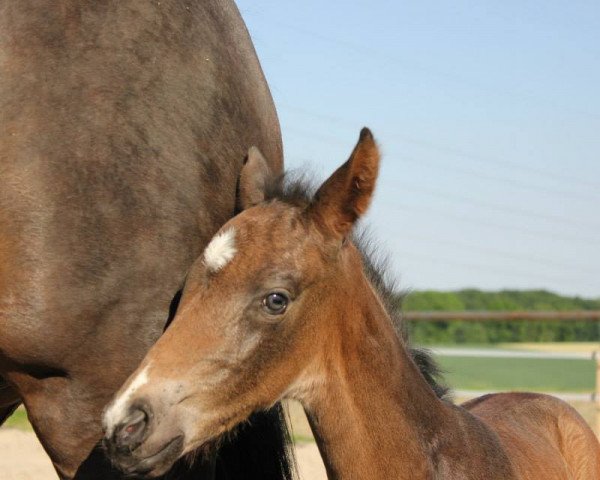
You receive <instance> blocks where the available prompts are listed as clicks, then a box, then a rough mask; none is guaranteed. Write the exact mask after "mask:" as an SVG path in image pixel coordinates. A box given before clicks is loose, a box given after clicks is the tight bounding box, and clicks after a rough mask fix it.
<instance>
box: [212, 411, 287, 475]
mask: <svg viewBox="0 0 600 480" xmlns="http://www.w3.org/2000/svg"><path fill="white" fill-rule="evenodd" d="M285 420H286V419H285V413H284V410H283V407H282V406H281V405H280V404H277V405H276V406H275V407H273V408H272V409H271V410H269V411H267V412H260V413H256V414H254V415H252V417H250V420H249V421H248V422H247V423H246V424H244V425H242V426H241V427H239V431H238V432H237V434H236V435H235V437H233V438H232V440H231V441H229V442H227V443H226V444H225V445H223V447H222V448H221V449H220V450H219V453H218V457H217V474H216V477H215V478H216V480H242V479H243V480H259V479H260V480H292V479H293V478H295V472H296V466H295V463H294V455H293V449H292V442H291V438H290V435H289V431H288V428H287V424H286V421H285Z"/></svg>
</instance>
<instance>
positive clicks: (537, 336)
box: [402, 289, 600, 344]
mask: <svg viewBox="0 0 600 480" xmlns="http://www.w3.org/2000/svg"><path fill="white" fill-rule="evenodd" d="M402 303H403V309H404V311H453V312H457V311H463V310H478V311H517V310H529V311H536V310H537V311H567V310H600V299H584V298H580V297H566V296H562V295H557V294H555V293H552V292H548V291H545V290H526V291H523V290H502V291H499V292H484V291H481V290H476V289H466V290H458V291H454V292H439V291H432V290H427V291H414V292H411V293H409V294H408V295H407V296H406V297H404V298H403V299H402ZM408 329H409V332H410V333H411V338H412V339H413V341H414V342H415V343H419V344H454V343H477V344H486V343H500V342H594V341H600V324H598V323H597V322H583V321H579V322H577V321H543V322H540V321H525V320H518V321H510V322H508V321H488V322H466V321H460V320H456V321H440V322H418V321H412V322H408Z"/></svg>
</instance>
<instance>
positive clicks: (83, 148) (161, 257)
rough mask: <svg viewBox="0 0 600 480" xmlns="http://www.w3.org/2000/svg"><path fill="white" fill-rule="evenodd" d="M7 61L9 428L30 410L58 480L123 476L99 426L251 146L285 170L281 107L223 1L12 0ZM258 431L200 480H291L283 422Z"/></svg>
mask: <svg viewBox="0 0 600 480" xmlns="http://www.w3.org/2000/svg"><path fill="white" fill-rule="evenodd" d="M0 62H1V64H2V70H1V72H2V73H1V76H0V111H1V112H2V113H1V115H2V121H1V124H2V129H1V131H0V418H1V419H2V420H4V419H5V418H6V417H7V416H8V415H9V414H10V412H12V411H13V410H14V408H15V407H16V406H17V405H18V404H19V403H20V402H23V403H24V404H25V406H26V408H27V413H28V415H29V418H30V420H31V422H32V424H33V427H34V429H35V431H36V433H37V435H38V438H39V439H40V441H41V442H42V445H43V446H44V448H45V450H46V451H47V452H48V454H49V455H50V458H51V459H52V462H53V463H54V466H55V468H56V470H57V472H58V473H59V475H60V477H61V478H63V479H71V478H77V479H88V478H103V479H106V478H111V479H112V478H120V477H119V475H120V474H118V473H116V472H115V471H113V470H112V469H111V468H110V466H109V464H108V462H107V461H106V460H105V459H104V457H103V455H102V453H101V452H98V451H97V450H96V449H94V446H95V445H96V444H97V441H98V439H99V438H100V437H101V426H100V414H101V411H102V409H103V407H104V405H105V404H106V402H107V401H108V399H109V398H110V397H111V395H112V394H113V393H114V392H115V390H116V389H117V387H118V386H119V385H120V384H121V383H122V382H123V381H124V380H125V379H126V378H127V376H128V375H129V374H130V373H131V371H133V370H134V368H135V367H136V365H137V364H138V363H139V361H140V360H141V359H142V358H143V356H144V354H145V353H146V351H147V350H148V348H149V347H150V346H151V345H152V344H153V343H154V341H155V340H156V339H157V338H158V337H159V335H160V334H161V332H162V331H163V329H164V327H165V324H166V321H167V319H168V317H169V308H170V305H171V306H172V307H173V308H172V310H174V307H175V303H176V302H173V299H174V297H176V292H177V291H178V290H179V289H180V287H181V286H182V283H183V281H184V277H185V274H186V271H187V269H188V268H189V266H190V264H191V262H192V260H193V259H194V258H195V257H196V256H197V255H198V254H199V252H201V251H202V249H203V247H204V245H205V243H206V242H207V240H208V239H210V238H211V236H212V235H213V233H214V232H215V231H216V230H217V229H218V227H219V226H220V225H221V224H222V223H223V222H225V221H226V220H227V219H228V218H229V217H231V216H232V215H233V214H234V210H235V198H236V182H237V177H238V174H239V171H240V168H241V166H242V163H243V161H244V155H245V152H246V151H247V149H248V146H250V145H254V144H256V145H259V146H260V148H261V149H263V150H264V151H265V152H267V154H268V156H269V158H270V159H271V161H272V164H271V167H272V168H273V169H275V170H276V171H279V170H281V167H282V148H281V141H280V131H279V126H278V121H277V117H276V113H275V110H274V107H273V103H272V99H271V96H270V93H269V91H268V88H267V85H266V82H265V79H264V77H263V73H262V71H261V68H260V65H259V63H258V60H257V58H256V54H255V52H254V49H253V47H252V44H251V41H250V38H249V36H248V33H247V31H246V29H245V26H244V24H243V22H242V20H241V18H240V16H239V12H238V11H237V9H236V7H235V5H234V4H233V2H232V1H229V0H202V1H192V0H188V1H184V0H161V1H154V2H149V1H148V2H146V1H143V2H142V1H121V0H103V1H92V0H59V1H47V0H46V1H40V0H19V1H18V2H15V1H10V0H2V1H1V2H0ZM252 425H253V426H251V427H246V428H245V429H244V430H243V431H242V432H241V433H240V435H239V436H238V437H237V438H236V439H235V440H233V443H232V444H231V445H229V446H228V447H226V448H225V450H224V451H223V452H222V453H221V455H220V456H219V459H220V462H218V463H217V472H216V474H215V473H214V471H213V467H214V465H212V464H210V463H209V465H204V466H201V467H199V468H202V469H205V470H206V472H207V473H206V475H200V474H196V476H195V477H194V478H206V479H211V478H214V477H215V475H216V477H217V478H221V476H228V478H236V475H237V472H238V471H243V472H244V476H243V478H254V477H253V475H256V476H257V477H259V478H273V479H276V478H284V477H285V476H286V475H287V473H286V472H287V471H288V467H287V463H286V460H285V458H283V457H284V456H285V455H284V453H285V448H284V436H285V435H284V434H285V431H284V429H285V427H283V426H282V425H281V423H280V418H279V414H278V411H277V410H275V411H272V412H270V413H269V414H267V415H263V416H260V417H257V418H256V419H255V421H254V422H253V424H252ZM0 456H1V452H0ZM0 458H1V457H0ZM203 471H204V470H203ZM198 475H200V476H198ZM178 478H183V477H178Z"/></svg>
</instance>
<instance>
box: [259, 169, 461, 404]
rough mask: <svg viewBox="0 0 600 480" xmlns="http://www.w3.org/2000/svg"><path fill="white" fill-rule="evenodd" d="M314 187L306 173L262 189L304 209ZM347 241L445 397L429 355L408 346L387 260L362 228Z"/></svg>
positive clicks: (446, 393) (418, 361) (270, 196)
mask: <svg viewBox="0 0 600 480" xmlns="http://www.w3.org/2000/svg"><path fill="white" fill-rule="evenodd" d="M314 185H315V182H314V181H313V179H312V178H311V177H309V176H307V175H306V174H303V173H302V174H296V173H292V174H290V173H287V174H285V175H283V176H281V177H280V178H279V179H277V180H276V181H274V182H272V183H271V184H269V185H267V186H266V187H267V188H266V193H267V194H266V200H267V201H269V200H277V201H279V202H283V203H287V204H289V205H291V206H294V207H299V208H303V209H304V208H307V207H308V206H309V205H310V204H311V202H312V201H313V199H314V197H315V194H316V192H315V190H316V189H315V186H314ZM351 240H352V243H354V245H355V246H356V247H357V249H358V251H359V252H360V254H361V256H362V260H363V271H364V273H365V275H366V276H367V278H368V279H369V281H370V282H371V284H372V285H373V287H374V289H375V291H376V292H377V294H378V295H379V297H380V299H381V301H382V303H383V305H384V307H385V309H386V311H387V313H388V315H389V316H390V318H391V320H392V323H393V326H394V329H395V331H396V333H397V335H398V337H399V338H400V339H401V341H402V342H403V343H404V345H405V346H406V348H407V349H408V351H409V353H410V356H411V358H412V359H413V361H414V362H415V364H416V365H417V367H418V368H419V371H420V372H421V374H422V375H423V377H424V378H425V380H426V381H427V383H428V384H429V385H430V386H431V388H432V389H433V390H434V391H435V393H436V395H437V396H438V397H440V398H446V397H447V396H449V389H448V388H447V387H446V386H445V385H444V384H443V383H442V372H441V370H440V368H439V367H438V365H437V363H436V362H435V360H434V359H433V357H432V356H431V354H430V353H429V352H428V351H427V350H425V349H423V348H418V347H413V346H411V345H410V341H409V338H408V337H409V336H408V330H407V328H406V323H405V322H404V321H403V318H402V300H403V298H404V297H405V296H406V292H405V291H402V290H400V289H399V288H398V285H397V280H396V279H395V278H394V277H393V276H392V275H391V274H390V273H389V270H390V269H389V261H388V257H387V256H386V255H382V254H381V252H380V251H379V249H378V248H377V244H376V242H374V241H373V240H372V238H371V237H370V235H369V234H368V232H367V230H365V229H361V230H359V231H357V232H355V233H353V235H352V238H351Z"/></svg>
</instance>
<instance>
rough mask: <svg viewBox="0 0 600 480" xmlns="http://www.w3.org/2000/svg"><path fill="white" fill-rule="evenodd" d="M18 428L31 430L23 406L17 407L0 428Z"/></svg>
mask: <svg viewBox="0 0 600 480" xmlns="http://www.w3.org/2000/svg"><path fill="white" fill-rule="evenodd" d="M4 427H6V428H18V429H19V430H31V425H29V420H27V413H25V409H24V408H23V407H19V408H18V409H17V410H16V411H15V413H13V414H12V415H11V416H10V417H9V418H8V419H7V420H6V422H4V424H3V425H2V428H4Z"/></svg>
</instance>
